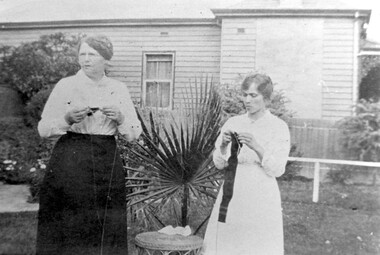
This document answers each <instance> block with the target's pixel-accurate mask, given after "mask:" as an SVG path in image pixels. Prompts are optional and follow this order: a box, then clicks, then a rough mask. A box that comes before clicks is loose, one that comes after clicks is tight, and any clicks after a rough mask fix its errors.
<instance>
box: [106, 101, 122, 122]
mask: <svg viewBox="0 0 380 255" xmlns="http://www.w3.org/2000/svg"><path fill="white" fill-rule="evenodd" d="M101 111H102V112H103V114H104V115H106V116H107V118H109V119H111V120H114V121H116V123H117V124H118V125H121V124H123V122H124V115H123V114H122V113H121V111H120V109H119V108H118V107H117V106H115V105H108V106H104V107H103V108H102V110H101Z"/></svg>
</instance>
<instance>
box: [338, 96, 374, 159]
mask: <svg viewBox="0 0 380 255" xmlns="http://www.w3.org/2000/svg"><path fill="white" fill-rule="evenodd" d="M356 112H357V114H356V116H351V117H346V118H344V119H343V120H341V121H339V122H338V127H339V129H340V131H341V137H340V143H341V146H342V149H343V151H344V152H345V153H346V154H347V155H348V157H349V158H350V159H353V160H362V161H375V162H378V161H380V103H374V102H369V101H365V100H361V101H360V102H359V103H358V104H357V105H356Z"/></svg>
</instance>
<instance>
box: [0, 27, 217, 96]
mask: <svg viewBox="0 0 380 255" xmlns="http://www.w3.org/2000/svg"><path fill="white" fill-rule="evenodd" d="M55 32H64V33H73V34H77V33H86V34H91V33H97V34H104V35H107V36H109V37H110V39H111V40H112V42H113V45H114V57H113V58H112V61H111V64H112V67H111V69H110V76H112V77H114V78H116V79H118V80H120V81H123V82H125V83H126V84H127V86H128V88H129V90H130V93H131V94H132V97H133V98H134V99H138V100H139V99H140V98H141V79H142V60H143V57H142V56H143V52H146V51H155V52H157V51H172V52H173V51H174V52H175V72H174V76H175V78H174V79H175V80H174V83H175V88H174V94H175V96H174V102H175V103H176V102H178V101H179V100H180V98H181V94H182V93H183V91H184V88H185V87H187V86H188V84H189V81H191V82H194V79H195V77H198V78H199V77H201V76H203V77H205V76H206V75H208V76H209V77H211V76H212V77H213V80H214V81H219V73H220V72H219V70H220V42H221V40H220V28H219V27H218V26H216V25H197V26H192V25H187V26H179V25H178V26H126V27H102V28H67V29H65V28H61V29H33V30H29V29H28V30H3V31H0V44H4V45H16V44H19V43H21V42H23V41H24V42H25V41H31V40H36V39H38V38H39V36H40V35H43V34H52V33H55ZM161 32H164V33H167V34H164V35H161Z"/></svg>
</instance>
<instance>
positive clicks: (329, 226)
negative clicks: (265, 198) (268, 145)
mask: <svg viewBox="0 0 380 255" xmlns="http://www.w3.org/2000/svg"><path fill="white" fill-rule="evenodd" d="M280 189H281V192H282V197H283V217H284V232H285V254H287V255H293V254H297V255H298V254H300V255H304V254H305V255H309V254H310V255H313V254H315V255H325V254H326V255H327V254H333V255H339V254H342V255H350V254H352V255H367V254H368V255H369V254H371V255H379V254H380V196H379V187H378V186H356V185H346V186H344V185H332V184H323V185H321V187H320V202H318V203H312V202H311V198H312V183H311V182H299V181H294V182H281V183H280ZM36 226H37V218H36V213H35V212H23V213H3V214H0V254H7V255H8V254H9V255H11V254H34V245H35V240H36ZM141 231H143V230H141V229H140V228H138V227H137V226H131V230H130V232H129V233H130V236H129V238H128V239H129V240H130V242H131V245H130V248H131V250H130V252H129V254H131V255H132V254H134V249H133V242H132V240H133V237H134V236H135V235H136V234H137V233H138V232H141ZM247 255H248V254H247Z"/></svg>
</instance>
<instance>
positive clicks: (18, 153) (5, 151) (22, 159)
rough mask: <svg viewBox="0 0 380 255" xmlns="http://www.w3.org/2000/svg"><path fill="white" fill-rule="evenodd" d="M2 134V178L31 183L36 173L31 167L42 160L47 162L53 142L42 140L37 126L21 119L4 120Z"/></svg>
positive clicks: (6, 180)
mask: <svg viewBox="0 0 380 255" xmlns="http://www.w3.org/2000/svg"><path fill="white" fill-rule="evenodd" d="M0 134H1V135H0V138H1V144H0V147H1V148H2V150H1V154H0V160H1V163H0V170H1V174H0V176H1V177H0V178H1V180H2V181H4V182H6V183H10V184H18V183H30V182H31V181H33V178H34V175H35V174H32V173H31V172H30V169H32V168H33V167H36V166H38V165H39V162H42V160H43V161H44V162H47V160H48V159H49V157H50V152H51V149H52V147H53V142H50V141H45V140H42V139H41V138H40V137H39V135H38V132H37V130H36V128H31V127H27V126H25V125H24V123H23V122H20V121H18V122H15V121H13V120H9V121H5V120H3V121H2V122H1V123H0ZM4 162H5V163H4Z"/></svg>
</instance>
